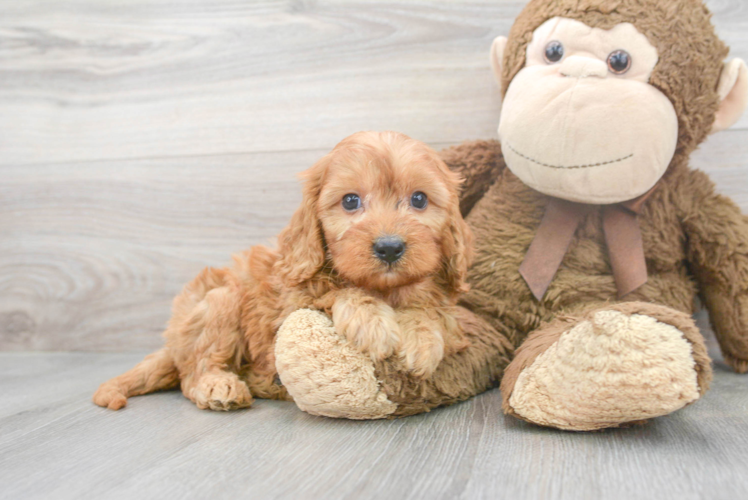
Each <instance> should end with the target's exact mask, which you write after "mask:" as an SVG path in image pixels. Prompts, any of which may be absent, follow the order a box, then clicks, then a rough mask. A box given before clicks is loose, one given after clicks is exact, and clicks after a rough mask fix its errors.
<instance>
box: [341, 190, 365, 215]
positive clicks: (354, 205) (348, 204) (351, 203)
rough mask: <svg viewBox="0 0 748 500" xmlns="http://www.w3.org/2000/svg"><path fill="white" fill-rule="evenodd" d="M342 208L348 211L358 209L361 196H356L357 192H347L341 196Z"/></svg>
mask: <svg viewBox="0 0 748 500" xmlns="http://www.w3.org/2000/svg"><path fill="white" fill-rule="evenodd" d="M342 203H343V208H344V209H346V210H348V211H349V212H353V211H354V210H358V209H359V208H361V198H359V197H358V195H357V194H353V193H349V194H347V195H345V196H343V202H342Z"/></svg>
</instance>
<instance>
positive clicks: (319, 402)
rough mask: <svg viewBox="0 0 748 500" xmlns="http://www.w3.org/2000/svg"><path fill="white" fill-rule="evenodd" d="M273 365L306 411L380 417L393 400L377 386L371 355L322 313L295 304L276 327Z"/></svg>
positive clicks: (393, 407)
mask: <svg viewBox="0 0 748 500" xmlns="http://www.w3.org/2000/svg"><path fill="white" fill-rule="evenodd" d="M275 366H276V368H277V370H278V375H279V376H280V379H281V382H282V383H283V385H284V386H285V387H286V389H287V390H288V393H289V394H290V395H291V396H292V397H293V399H294V402H295V403H296V405H297V406H298V407H299V408H300V409H302V410H304V411H306V412H307V413H311V414H312V415H323V416H326V417H338V418H350V419H356V420H364V419H377V418H386V417H388V416H390V415H391V414H392V413H394V412H395V410H396V409H397V405H396V404H395V403H393V402H391V401H389V400H388V399H387V394H385V392H384V391H383V390H382V389H380V386H379V381H378V380H377V378H376V375H375V373H374V362H373V361H372V360H371V357H370V356H368V355H367V354H364V353H362V352H360V351H359V350H357V349H356V348H355V347H354V346H352V345H350V344H349V343H348V341H347V340H346V339H345V337H343V336H341V335H339V334H338V333H336V332H335V327H334V326H333V323H332V321H331V320H330V318H328V317H327V316H326V315H325V314H323V313H321V312H318V311H312V310H310V309H301V310H298V311H296V312H294V313H292V314H291V315H290V316H289V317H288V318H286V320H285V321H284V323H283V326H282V327H281V328H280V330H279V331H278V335H277V337H276V344H275Z"/></svg>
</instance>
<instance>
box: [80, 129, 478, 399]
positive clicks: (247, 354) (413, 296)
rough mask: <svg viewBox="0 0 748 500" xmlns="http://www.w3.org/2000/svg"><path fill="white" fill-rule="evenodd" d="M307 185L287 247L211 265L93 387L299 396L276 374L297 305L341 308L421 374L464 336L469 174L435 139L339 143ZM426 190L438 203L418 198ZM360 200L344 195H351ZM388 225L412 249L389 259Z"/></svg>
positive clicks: (371, 347)
mask: <svg viewBox="0 0 748 500" xmlns="http://www.w3.org/2000/svg"><path fill="white" fill-rule="evenodd" d="M303 177H304V179H305V181H306V182H305V184H304V190H303V192H304V196H303V200H302V203H301V206H300V207H299V209H298V210H297V211H296V213H295V214H294V215H293V218H292V220H291V223H290V224H289V225H288V227H287V228H286V229H284V230H283V232H282V233H281V234H280V236H279V238H278V240H279V244H278V249H277V250H272V249H270V248H267V247H264V246H257V247H253V248H252V249H250V250H249V251H247V252H244V253H242V254H239V255H237V256H235V257H234V266H233V267H231V268H225V269H210V268H208V269H205V270H204V271H203V272H201V273H200V274H199V275H198V276H197V278H195V279H194V280H193V281H192V282H191V283H190V284H189V285H187V287H185V289H184V291H183V292H182V293H181V294H180V295H179V296H178V297H177V298H176V299H175V301H174V308H173V315H172V318H171V320H170V322H169V326H168V328H167V330H166V332H165V333H164V337H165V340H166V345H165V346H164V347H163V348H162V349H161V350H159V351H157V352H156V353H154V354H151V355H150V356H148V357H146V359H145V360H144V361H143V362H141V363H140V364H138V365H137V366H136V367H135V368H133V369H132V370H130V371H129V372H127V373H125V374H123V375H120V376H119V377H116V378H114V379H112V380H110V381H108V382H105V383H104V384H102V385H101V387H100V388H99V389H98V391H97V392H96V394H94V402H95V403H96V404H98V405H100V406H106V407H109V408H111V409H115V410H116V409H119V408H122V407H123V406H125V404H126V402H127V398H128V397H130V396H135V395H139V394H145V393H148V392H152V391H156V390H159V389H166V388H170V387H173V386H176V385H177V384H181V389H182V392H183V393H184V395H185V396H186V397H188V398H189V399H190V400H192V401H193V402H195V404H197V406H198V407H200V408H211V409H214V410H229V409H234V408H240V407H246V406H249V405H251V403H252V398H253V396H254V397H262V398H278V399H283V398H288V395H287V393H286V391H285V389H284V388H283V387H282V386H280V385H277V384H276V383H274V381H275V377H276V370H275V357H274V337H275V332H276V331H277V329H278V327H279V326H280V324H281V323H282V322H283V320H284V319H285V318H286V317H287V316H288V315H289V314H290V313H291V312H293V311H294V310H296V309H300V308H308V307H318V308H321V309H323V310H325V311H327V312H328V313H332V316H333V319H334V320H335V323H336V329H337V330H338V331H339V332H340V333H341V334H343V335H346V336H347V337H348V338H349V340H350V341H351V342H352V343H353V344H354V345H356V346H357V347H358V348H359V349H361V350H362V351H363V352H366V353H369V354H370V355H371V357H372V359H373V360H375V361H378V360H382V359H384V358H386V357H388V356H390V355H391V354H393V353H397V354H398V355H399V356H395V358H396V359H397V360H398V362H399V363H401V365H402V366H404V367H405V368H406V369H407V370H408V371H409V373H410V376H411V377H413V378H414V379H417V378H419V377H424V376H428V375H430V374H431V373H432V372H433V370H434V369H435V367H436V365H438V363H439V362H440V361H441V359H442V357H443V356H444V355H451V354H454V353H457V352H459V351H461V350H464V349H465V348H466V347H467V341H466V339H465V336H464V334H463V332H462V331H461V330H460V327H459V325H458V323H457V321H456V320H455V318H454V316H453V311H454V309H455V307H454V304H455V302H456V299H457V296H458V294H459V293H460V292H462V291H464V290H465V289H466V286H465V284H464V279H465V276H466V273H467V269H468V266H469V264H470V260H471V249H472V246H471V243H472V236H471V232H470V230H469V229H468V227H467V226H466V224H465V223H464V221H463V220H462V217H461V216H460V212H459V205H458V193H459V184H460V179H459V177H458V176H457V175H456V174H454V173H452V172H450V171H449V170H448V169H447V167H446V165H445V164H444V162H443V161H441V159H440V158H439V157H438V155H437V154H436V153H435V152H434V151H432V150H431V149H429V148H428V147H426V146H425V145H424V144H422V143H420V142H417V141H414V140H412V139H410V138H408V137H406V136H403V135H402V134H397V133H394V132H384V133H376V132H362V133H358V134H355V135H353V136H351V137H349V138H347V139H345V140H344V141H342V142H341V143H340V144H339V145H338V146H337V147H336V148H335V149H334V150H333V151H332V152H331V153H330V154H329V155H327V156H325V157H324V158H323V159H322V160H320V161H319V162H318V163H317V164H316V165H315V166H313V167H312V168H311V169H309V170H308V171H307V172H305V173H304V174H303ZM416 191H422V192H424V193H426V194H427V196H428V205H427V206H426V207H425V208H423V209H416V208H414V207H412V206H411V205H410V198H411V195H412V194H413V193H414V192H416ZM349 193H356V194H358V195H359V196H360V198H361V200H362V206H361V208H359V209H358V210H353V211H347V210H345V209H344V208H343V207H342V205H341V200H342V199H343V197H344V196H345V195H346V194H349ZM385 235H389V236H392V235H397V236H400V237H401V238H402V239H403V240H404V242H405V252H404V254H403V256H402V258H401V259H400V260H398V261H396V262H394V263H392V264H386V263H384V262H382V261H381V260H379V259H378V258H377V257H376V255H375V254H374V251H373V250H372V245H373V243H374V240H376V239H377V238H379V237H381V236H385Z"/></svg>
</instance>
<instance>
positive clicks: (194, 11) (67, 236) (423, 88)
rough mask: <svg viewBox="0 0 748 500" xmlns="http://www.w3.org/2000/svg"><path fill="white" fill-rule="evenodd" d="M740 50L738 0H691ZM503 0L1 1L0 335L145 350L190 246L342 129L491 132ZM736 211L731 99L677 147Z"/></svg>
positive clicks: (281, 211) (62, 345)
mask: <svg viewBox="0 0 748 500" xmlns="http://www.w3.org/2000/svg"><path fill="white" fill-rule="evenodd" d="M708 3H709V5H710V6H711V8H712V10H713V11H714V12H715V17H714V22H715V24H716V26H717V28H718V30H719V32H720V34H721V35H722V37H723V38H724V39H725V40H726V41H727V42H728V43H730V44H731V45H732V46H733V55H735V56H741V57H744V58H746V59H748V6H747V5H746V4H745V3H744V2H742V1H741V0H713V1H710V2H708ZM523 5H524V1H522V0H517V1H503V0H485V1H473V2H437V1H410V2H291V1H268V2H243V1H231V0H219V1H216V2H207V1H205V0H193V1H190V2H176V1H173V0H128V1H124V0H116V1H115V0H112V1H107V2H93V1H92V0H66V1H64V2H60V1H57V0H22V1H14V2H3V3H2V4H0V350H92V351H119V350H133V349H151V348H155V347H157V346H158V345H160V343H161V340H160V338H159V335H158V334H159V332H160V330H161V329H162V327H163V326H164V325H165V323H166V320H167V319H168V316H169V309H170V302H171V299H172V297H173V296H174V295H175V294H176V293H178V292H179V290H180V289H181V287H182V286H183V285H184V284H185V283H186V282H187V281H189V280H190V279H191V278H192V277H193V276H194V275H195V274H196V273H197V272H198V271H199V270H200V269H202V268H203V267H204V266H206V265H213V266H220V265H225V264H227V263H228V262H229V261H230V259H229V256H230V255H231V254H232V253H234V252H237V251H239V250H242V249H244V248H247V247H248V246H250V245H253V244H257V243H263V242H267V241H270V240H272V238H273V237H274V236H275V235H276V234H277V233H278V232H279V231H280V230H281V228H282V227H283V226H284V225H285V223H286V222H287V220H288V218H289V217H290V214H291V213H292V211H293V210H294V208H295V206H296V204H297V203H298V201H299V199H300V195H299V188H298V184H297V183H296V180H295V178H294V174H295V173H297V172H299V171H301V170H303V169H305V168H307V167H309V166H311V164H312V163H313V162H314V161H315V160H316V159H317V158H319V157H320V156H321V155H322V154H324V153H325V152H327V151H328V150H329V148H331V147H332V146H333V145H334V144H335V143H336V142H337V141H338V140H339V139H341V138H342V137H344V136H345V135H347V134H349V133H351V132H354V131H356V130H360V129H387V128H391V129H396V130H401V131H403V132H406V133H408V134H410V135H412V136H413V137H415V138H418V139H422V140H425V141H427V142H428V143H430V144H431V145H433V146H435V147H437V148H440V147H443V146H445V145H449V144H454V143H458V142H461V141H462V140H465V139H476V138H491V137H494V136H495V134H496V125H497V123H498V116H499V99H498V90H497V88H496V85H495V84H494V82H493V79H492V76H491V72H490V69H489V66H488V61H487V51H488V47H490V43H491V40H492V39H493V38H494V37H495V36H496V35H498V34H502V33H503V34H505V33H507V32H508V30H509V27H510V26H511V24H512V21H513V18H514V16H515V15H516V14H517V13H518V12H519V11H520V9H521V8H522V6H523ZM694 165H695V166H697V167H699V168H702V169H704V170H706V171H708V172H709V173H710V174H711V175H712V177H713V178H714V179H715V181H716V182H717V184H718V186H719V189H720V190H721V191H722V192H724V193H725V194H728V195H730V196H732V197H733V198H734V199H735V200H736V201H737V202H738V203H739V204H740V206H741V207H742V208H743V210H744V211H748V210H747V209H748V118H746V117H744V118H743V119H742V120H741V122H740V123H739V124H738V125H737V127H736V128H735V129H733V130H730V131H727V132H724V133H722V134H719V135H716V136H713V137H712V138H710V139H709V141H708V142H707V143H706V144H705V145H704V146H703V147H702V149H701V150H700V151H699V152H698V153H697V155H696V156H695V157H694Z"/></svg>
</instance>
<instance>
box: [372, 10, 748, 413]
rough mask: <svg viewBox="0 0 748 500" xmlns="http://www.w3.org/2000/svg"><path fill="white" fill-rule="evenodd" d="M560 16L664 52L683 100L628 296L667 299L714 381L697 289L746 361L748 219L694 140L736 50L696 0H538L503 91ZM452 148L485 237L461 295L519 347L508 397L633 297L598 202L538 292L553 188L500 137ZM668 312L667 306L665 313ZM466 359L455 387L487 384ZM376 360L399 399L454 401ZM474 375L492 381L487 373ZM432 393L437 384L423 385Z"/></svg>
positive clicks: (674, 92) (658, 314) (664, 65)
mask: <svg viewBox="0 0 748 500" xmlns="http://www.w3.org/2000/svg"><path fill="white" fill-rule="evenodd" d="M555 16H562V17H567V18H572V19H576V20H579V21H581V22H584V23H586V24H588V25H590V26H595V27H600V28H606V29H609V28H612V27H613V26H615V25H617V24H619V23H622V22H630V23H633V24H634V25H635V26H636V27H637V29H638V30H639V31H640V32H642V33H643V34H644V35H646V36H647V38H648V39H649V41H650V42H651V43H652V44H653V45H654V46H655V47H656V48H657V49H658V51H659V54H660V59H659V63H658V64H657V66H656V67H655V70H654V73H653V74H652V77H651V83H652V85H654V86H655V87H657V88H658V89H659V90H661V91H662V92H663V93H664V94H665V95H666V96H667V97H668V98H669V99H670V100H671V102H672V103H673V105H674V108H675V110H676V112H677V115H678V126H679V138H678V147H677V150H676V154H675V156H674V158H673V160H672V163H671V165H670V167H669V169H668V172H667V173H666V174H665V176H664V177H663V179H662V180H661V182H660V184H659V185H658V188H657V190H656V191H655V192H654V194H653V195H652V196H651V198H650V199H648V200H647V202H646V204H645V206H644V209H643V212H642V214H641V215H640V217H639V223H640V227H641V232H642V237H643V242H644V251H645V257H646V264H647V271H648V274H649V280H648V281H647V283H646V284H645V285H644V286H642V287H641V288H639V289H638V290H636V291H635V292H634V293H631V294H629V295H628V296H626V297H625V300H626V301H627V302H636V303H637V304H636V305H631V306H630V307H634V308H635V309H636V308H641V307H644V305H642V304H641V303H648V304H653V306H652V307H656V308H659V309H658V310H657V311H650V313H652V315H653V317H655V318H660V319H662V320H663V321H664V322H666V323H667V322H670V324H675V325H676V326H678V328H679V329H681V331H682V332H683V333H684V335H685V336H686V338H687V340H688V341H689V342H690V343H691V344H692V346H693V357H694V359H695V361H696V370H697V375H698V383H699V387H700V390H701V391H702V392H703V391H704V390H705V389H706V387H707V384H708V378H709V373H710V368H709V359H708V357H707V355H706V352H705V350H704V349H703V341H702V339H701V334H700V333H699V332H698V330H696V328H695V326H694V325H693V323H692V321H691V320H690V319H689V316H690V315H691V313H692V312H693V307H694V299H695V297H696V295H697V294H698V295H699V297H700V298H701V299H702V302H703V303H704V304H705V305H706V307H707V309H708V310H709V313H710V317H711V321H712V325H713V327H714V330H715V332H716V334H717V337H718V339H719V342H720V346H721V347H722V352H723V354H724V357H725V360H726V362H727V363H729V364H730V365H731V366H732V367H733V368H734V369H735V370H737V371H739V372H746V371H748V218H746V217H745V216H744V215H742V214H741V213H740V210H739V208H738V207H737V206H736V205H735V203H733V202H732V201H731V200H729V199H728V198H725V197H722V196H720V195H718V194H716V193H715V191H714V184H713V183H712V181H711V180H710V179H709V178H708V177H707V176H706V175H705V174H704V173H702V172H699V171H693V170H690V169H689V168H688V157H689V155H690V153H691V152H692V151H693V150H694V149H695V148H696V147H697V146H698V144H699V143H701V142H702V141H703V140H704V139H705V138H706V136H707V134H708V133H709V131H710V128H711V126H712V123H713V122H714V117H715V112H716V110H717V107H718V102H719V98H718V95H717V92H716V89H717V84H718V81H719V76H720V71H721V69H722V61H723V60H724V58H725V56H726V54H727V49H726V47H725V45H724V44H723V43H722V42H721V41H720V40H719V39H718V38H717V36H716V34H715V32H714V28H713V27H712V25H711V23H710V19H709V13H708V11H707V9H706V7H704V5H703V4H702V2H700V1H698V0H673V1H669V2H662V1H659V0H532V1H531V2H529V4H528V5H527V7H526V8H525V9H524V10H523V11H522V13H521V14H520V15H519V17H518V18H517V20H516V22H515V24H514V25H513V27H512V30H511V32H510V36H509V40H508V43H507V46H506V50H505V51H504V54H505V56H504V65H503V85H502V88H503V89H504V91H506V89H507V88H508V86H509V83H510V82H511V80H512V79H513V78H514V76H515V75H516V74H517V72H518V71H519V70H520V69H521V68H522V67H523V66H524V63H525V52H526V47H527V44H528V43H529V41H530V40H531V39H532V32H533V31H534V30H535V29H536V28H537V27H538V26H540V25H541V24H542V23H543V22H545V21H546V20H548V19H550V18H552V17H555ZM442 157H443V158H444V160H445V162H446V163H447V164H448V165H449V166H450V168H452V169H453V170H454V171H455V172H458V173H460V174H461V175H462V176H463V177H464V178H465V179H466V181H465V183H464V185H463V195H462V198H461V208H462V211H463V215H464V216H465V217H466V220H467V221H468V224H469V225H470V227H471V228H472V229H473V232H474V233H475V237H476V242H477V243H476V257H475V262H474V264H473V266H472V268H471V269H470V272H469V275H468V282H469V283H470V285H471V290H470V292H469V293H468V294H466V295H465V296H464V297H463V299H462V300H461V303H462V304H463V305H464V306H465V307H467V308H468V309H470V310H471V311H473V312H474V313H476V314H477V315H478V316H480V317H482V318H483V319H485V321H487V322H488V323H489V324H491V325H492V326H493V327H494V328H495V329H496V331H498V332H499V333H500V334H503V335H504V336H506V337H507V338H508V339H509V340H510V341H511V344H512V345H513V346H515V347H519V346H521V347H519V350H518V351H517V358H516V359H515V360H514V361H513V362H512V364H511V365H510V367H509V368H508V369H507V370H508V371H507V375H506V377H505V379H504V382H503V383H502V386H503V387H504V398H505V401H506V398H508V397H509V396H510V394H511V388H512V387H513V385H514V381H515V380H516V377H517V376H518V373H519V371H521V369H522V367H523V366H526V364H527V363H529V362H531V360H532V359H534V358H535V356H536V355H537V353H539V352H541V351H543V350H545V349H546V348H547V347H548V345H549V344H548V343H549V342H550V343H552V340H553V337H554V335H556V336H557V335H560V333H561V329H563V328H564V327H566V326H570V325H573V324H575V323H577V322H579V321H582V320H583V319H584V318H585V315H586V314H587V311H589V310H591V309H596V308H600V307H602V306H605V307H606V308H609V309H611V308H614V309H620V308H621V307H624V308H627V307H629V306H628V305H627V306H622V305H620V304H619V302H620V301H618V299H617V291H616V286H615V282H614V279H613V275H612V272H611V267H610V261H609V258H608V253H607V249H606V246H605V238H604V234H603V228H602V219H601V210H592V211H591V213H590V214H589V215H587V216H586V218H585V220H584V221H583V223H582V224H581V225H580V226H579V228H578V230H577V232H576V234H575V237H574V239H573V241H572V243H571V245H570V247H569V250H568V252H567V253H566V255H565V257H564V260H563V262H562V264H561V267H560V269H559V270H558V273H557V274H556V276H555V278H554V279H553V282H552V283H551V285H550V288H549V289H548V292H547V293H546V295H545V297H544V299H543V300H542V301H541V302H538V301H537V300H535V298H534V297H533V296H532V294H531V292H530V290H529V288H528V287H527V284H526V283H525V282H524V280H523V279H522V277H521V276H520V273H519V266H520V264H521V263H522V260H523V259H524V257H525V254H526V252H527V249H528V248H529V246H530V243H531V242H532V240H533V238H534V236H535V234H536V231H537V228H538V226H539V223H540V220H541V217H542V216H543V213H544V210H545V206H546V204H547V203H548V198H547V197H546V196H544V195H542V194H540V193H538V192H536V191H533V190H532V189H530V188H529V187H527V186H526V185H525V184H523V183H522V182H521V181H520V180H519V179H518V178H517V177H516V176H515V175H514V174H512V173H511V172H510V171H509V169H507V168H506V163H505V162H504V159H503V156H502V152H501V146H500V144H499V143H498V142H497V141H475V142H466V143H464V144H463V145H461V146H457V147H454V148H450V149H447V150H445V151H443V152H442ZM668 308H672V309H668ZM663 311H668V314H666V315H665V316H668V317H667V318H666V317H665V316H663ZM678 311H680V313H678ZM679 314H680V316H678V315H679ZM543 325H547V326H543ZM466 330H467V331H468V332H470V330H469V329H468V328H466ZM479 331H480V332H482V333H483V334H485V335H489V333H487V332H490V330H479ZM533 332H535V333H533ZM490 335H495V332H493V333H491V334H490ZM528 335H531V337H530V339H528ZM491 338H492V339H494V341H495V338H494V337H491ZM526 339H528V340H527V342H529V343H528V344H525V340H526ZM473 342H475V341H473ZM536 344H537V345H536ZM493 345H496V344H495V343H494V344H493ZM486 348H487V349H488V352H487V353H486V354H485V356H486V358H484V359H493V360H494V361H493V362H494V363H495V364H496V366H497V368H500V369H501V368H504V367H505V366H506V355H507V352H508V351H507V350H502V349H498V348H495V347H491V346H487V347H486ZM533 353H535V354H533ZM461 356H465V353H461ZM460 362H461V360H460V359H458V358H457V357H455V356H453V357H452V358H446V359H445V360H444V362H443V363H442V365H441V367H440V368H439V369H438V370H437V371H436V373H435V377H438V376H440V375H441V374H442V370H443V372H444V374H450V375H452V376H454V377H459V378H457V379H456V380H455V381H454V382H453V384H454V385H455V386H460V385H462V386H465V387H470V388H474V389H477V390H478V392H480V390H482V389H481V388H483V387H485V384H483V383H482V382H484V381H485V376H484V375H482V374H481V375H476V374H475V373H474V372H471V371H470V370H464V371H459V370H458V369H457V368H456V366H459V363H460ZM462 362H465V363H473V362H474V361H473V358H471V359H470V360H462ZM379 373H380V374H382V376H383V380H384V387H386V388H387V393H388V397H389V398H390V400H392V401H398V402H399V403H400V406H399V408H398V412H399V414H408V413H414V412H417V411H423V410H424V409H427V408H433V407H435V406H438V405H439V404H443V403H444V402H445V399H443V398H439V397H434V394H435V393H434V391H433V389H432V388H431V387H430V386H429V385H427V384H426V383H425V382H420V383H419V384H420V385H417V386H415V387H414V386H413V385H408V384H407V381H408V377H407V376H406V375H401V374H398V372H397V370H395V369H392V368H388V369H385V368H383V367H379ZM497 373H499V371H498V370H497ZM473 376H476V377H478V379H479V381H480V382H481V383H477V384H476V383H475V380H474V379H472V378H471V377H473ZM421 392H423V393H424V394H427V397H425V398H424V397H418V396H417V395H418V394H420V393H421ZM455 400H456V399H455ZM412 401H414V402H412ZM424 401H425V402H424ZM453 401H454V400H450V401H447V402H453Z"/></svg>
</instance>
